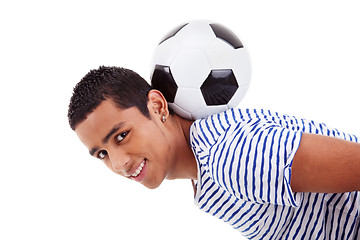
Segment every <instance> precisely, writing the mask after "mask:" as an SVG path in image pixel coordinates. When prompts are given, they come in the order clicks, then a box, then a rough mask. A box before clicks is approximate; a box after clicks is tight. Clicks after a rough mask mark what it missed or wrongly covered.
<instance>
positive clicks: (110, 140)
mask: <svg viewBox="0 0 360 240" xmlns="http://www.w3.org/2000/svg"><path fill="white" fill-rule="evenodd" d="M148 107H149V106H148ZM149 108H150V107H149ZM150 115H151V119H148V118H147V117H146V116H144V115H143V114H142V113H141V112H140V111H139V110H138V109H137V108H136V107H131V108H128V109H125V110H122V109H119V108H118V107H116V106H115V104H114V103H113V102H112V101H111V100H105V101H103V102H102V103H101V104H100V105H99V106H98V107H97V108H96V109H95V110H94V111H93V112H92V113H90V114H89V115H88V116H87V118H86V119H85V120H84V121H83V122H81V123H80V124H78V126H77V127H76V128H75V132H76V133H77V135H78V137H79V138H80V140H81V141H82V142H83V143H84V144H85V146H86V147H87V148H88V149H89V152H90V154H91V155H92V156H94V157H97V158H99V159H101V160H102V161H103V162H104V163H105V164H106V166H107V167H109V168H110V169H111V170H112V171H114V172H115V173H117V174H120V175H122V176H124V177H127V178H130V179H133V180H135V181H138V182H140V183H141V184H143V185H144V186H146V187H148V188H151V189H153V188H156V187H158V186H159V185H160V184H161V182H162V181H163V180H164V179H165V178H166V175H167V174H168V173H169V171H170V169H171V168H172V162H171V161H170V160H169V159H172V157H171V154H170V153H171V152H172V150H171V144H170V142H171V141H169V139H168V137H167V134H166V129H165V128H164V124H163V123H162V122H161V120H160V117H159V115H158V114H155V113H154V111H150Z"/></svg>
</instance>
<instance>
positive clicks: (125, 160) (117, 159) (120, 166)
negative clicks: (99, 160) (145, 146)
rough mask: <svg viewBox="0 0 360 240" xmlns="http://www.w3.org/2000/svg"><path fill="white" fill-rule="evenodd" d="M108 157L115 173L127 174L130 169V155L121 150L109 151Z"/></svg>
mask: <svg viewBox="0 0 360 240" xmlns="http://www.w3.org/2000/svg"><path fill="white" fill-rule="evenodd" d="M108 157H109V160H110V163H111V166H109V167H111V169H112V170H113V171H115V172H118V173H122V174H124V175H125V174H126V172H127V171H128V168H129V162H130V155H129V154H127V153H125V152H123V151H121V150H119V149H116V150H112V151H111V152H109V151H108Z"/></svg>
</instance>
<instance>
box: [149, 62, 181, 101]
mask: <svg viewBox="0 0 360 240" xmlns="http://www.w3.org/2000/svg"><path fill="white" fill-rule="evenodd" d="M151 86H152V87H153V88H155V89H157V90H159V91H160V92H161V93H162V94H163V95H164V97H165V98H166V101H168V102H170V103H173V102H174V99H175V94H176V91H177V89H178V86H177V84H176V82H175V80H174V78H173V76H172V74H171V70H170V67H168V66H162V65H156V66H155V70H154V73H153V75H152V78H151Z"/></svg>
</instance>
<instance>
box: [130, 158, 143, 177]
mask: <svg viewBox="0 0 360 240" xmlns="http://www.w3.org/2000/svg"><path fill="white" fill-rule="evenodd" d="M144 164H145V161H143V162H142V163H141V164H140V166H139V167H138V168H137V169H136V170H135V173H133V174H132V175H131V176H132V177H137V176H138V175H139V174H140V172H141V170H142V169H143V167H144Z"/></svg>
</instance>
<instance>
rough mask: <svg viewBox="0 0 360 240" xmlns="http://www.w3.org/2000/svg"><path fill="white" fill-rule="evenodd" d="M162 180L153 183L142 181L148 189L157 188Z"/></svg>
mask: <svg viewBox="0 0 360 240" xmlns="http://www.w3.org/2000/svg"><path fill="white" fill-rule="evenodd" d="M161 183H162V181H160V182H157V181H156V182H152V183H142V185H144V186H145V187H146V188H148V189H156V188H158V187H159V186H160V185H161Z"/></svg>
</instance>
